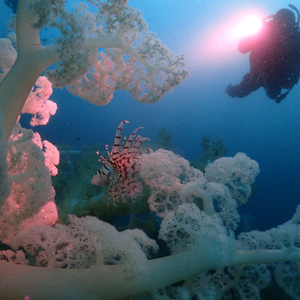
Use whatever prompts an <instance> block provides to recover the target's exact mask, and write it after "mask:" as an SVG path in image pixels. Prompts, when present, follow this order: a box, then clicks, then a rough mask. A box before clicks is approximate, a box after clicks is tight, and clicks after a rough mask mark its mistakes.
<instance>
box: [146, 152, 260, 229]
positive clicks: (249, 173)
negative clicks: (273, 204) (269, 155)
mask: <svg viewBox="0 0 300 300" xmlns="http://www.w3.org/2000/svg"><path fill="white" fill-rule="evenodd" d="M143 158H144V163H142V165H141V171H140V174H141V177H142V178H143V180H144V181H145V183H146V184H148V185H149V186H150V187H151V196H150V197H149V199H148V202H149V207H150V209H151V210H152V211H153V212H155V213H156V214H157V216H159V217H161V218H164V217H165V216H166V215H167V213H168V212H170V211H174V210H175V211H176V209H177V207H178V206H179V205H180V204H182V203H192V202H195V203H197V204H198V205H199V207H200V208H201V209H202V210H203V211H204V212H205V213H206V214H207V215H215V214H217V215H218V216H219V217H220V218H221V219H222V220H223V222H224V225H225V226H226V228H229V229H232V230H234V229H236V228H237V226H238V223H239V220H240V219H239V214H238V212H237V206H238V205H239V204H240V202H241V199H242V201H243V203H245V202H246V201H247V200H248V199H249V197H250V196H251V184H252V183H253V182H254V179H255V176H256V175H257V174H258V173H259V168H258V164H257V163H256V162H255V161H253V160H251V159H249V158H248V157H247V156H246V155H245V154H242V153H238V154H237V155H236V156H235V157H232V158H220V159H217V160H216V161H215V162H213V163H212V164H210V165H209V166H208V167H207V169H206V172H205V174H203V173H202V172H201V171H199V170H197V169H195V168H193V167H191V166H190V164H189V162H188V161H187V160H185V159H184V158H182V157H179V156H178V155H175V154H174V153H172V152H171V151H167V150H162V149H159V150H157V151H156V152H153V153H150V154H149V155H144V156H143Z"/></svg>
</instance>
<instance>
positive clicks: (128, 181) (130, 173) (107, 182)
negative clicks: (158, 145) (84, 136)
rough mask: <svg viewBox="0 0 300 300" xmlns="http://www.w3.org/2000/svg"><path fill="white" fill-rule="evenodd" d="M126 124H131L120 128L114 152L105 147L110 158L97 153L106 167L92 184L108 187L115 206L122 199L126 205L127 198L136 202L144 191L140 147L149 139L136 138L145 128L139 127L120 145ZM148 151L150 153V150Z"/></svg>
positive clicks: (108, 192)
mask: <svg viewBox="0 0 300 300" xmlns="http://www.w3.org/2000/svg"><path fill="white" fill-rule="evenodd" d="M125 123H129V122H128V121H126V120H124V121H122V122H121V123H120V124H119V126H118V129H117V132H116V136H115V141H114V146H113V148H112V151H111V152H109V148H108V145H106V146H105V147H106V151H107V155H108V157H104V156H103V155H102V154H101V153H100V152H99V151H97V155H98V156H99V161H100V162H101V163H104V166H103V168H102V170H100V169H98V170H97V174H96V175H94V177H93V179H92V184H95V185H98V186H108V187H107V190H106V193H107V194H108V196H110V197H112V199H113V204H114V205H115V202H116V201H119V198H120V197H121V199H122V201H123V202H124V203H127V201H126V197H128V198H130V199H131V200H132V201H133V202H134V199H136V198H137V197H138V196H139V195H140V194H141V192H142V189H143V184H142V182H141V181H140V178H139V176H138V172H139V166H140V165H139V159H140V156H141V154H142V152H141V149H140V147H141V145H142V143H143V142H144V141H145V140H149V138H143V137H141V136H139V135H138V136H136V132H137V131H138V130H139V129H142V128H143V127H138V128H137V129H135V130H134V131H133V132H132V133H131V135H130V136H129V138H128V139H126V138H123V141H122V144H121V145H120V140H121V133H122V129H123V126H124V124H125ZM147 150H148V151H149V149H147Z"/></svg>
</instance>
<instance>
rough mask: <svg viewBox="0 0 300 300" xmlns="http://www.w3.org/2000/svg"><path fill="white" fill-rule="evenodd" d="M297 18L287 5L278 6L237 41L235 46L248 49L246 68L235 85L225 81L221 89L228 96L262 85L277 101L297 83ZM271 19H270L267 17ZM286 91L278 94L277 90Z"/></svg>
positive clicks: (299, 71)
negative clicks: (254, 31) (252, 31)
mask: <svg viewBox="0 0 300 300" xmlns="http://www.w3.org/2000/svg"><path fill="white" fill-rule="evenodd" d="M289 7H290V8H292V9H293V10H295V11H296V13H297V16H298V20H297V22H296V19H295V15H294V13H293V11H292V10H290V9H286V8H283V9H280V10H279V11H278V12H277V13H276V14H275V15H271V16H269V17H267V18H265V19H264V22H263V26H262V28H261V30H260V31H259V32H258V33H257V34H255V35H253V36H248V37H246V38H242V39H240V41H239V45H238V50H239V52H241V53H243V54H245V53H247V52H249V51H251V53H250V72H249V73H247V74H245V75H244V77H243V79H242V81H241V82H240V84H238V85H231V84H229V85H228V86H227V88H226V90H225V92H226V93H227V94H228V95H229V96H231V97H238V98H243V97H245V96H247V95H249V94H250V93H252V92H253V91H256V90H257V89H259V88H260V87H264V89H265V91H266V94H267V96H268V97H269V98H270V99H274V100H276V102H277V103H280V102H281V101H282V100H283V99H284V98H285V97H286V96H287V95H288V93H289V92H290V91H291V89H292V88H293V87H294V85H295V84H297V83H298V80H299V75H300V33H299V11H298V9H297V8H296V7H295V6H294V5H292V4H289ZM268 19H271V20H268ZM282 89H286V90H287V91H286V92H284V93H283V94H281V90H282Z"/></svg>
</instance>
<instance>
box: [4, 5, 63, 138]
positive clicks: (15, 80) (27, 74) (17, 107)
mask: <svg viewBox="0 0 300 300" xmlns="http://www.w3.org/2000/svg"><path fill="white" fill-rule="evenodd" d="M31 2H33V1H30V0H20V1H19V5H18V14H17V47H18V56H17V59H16V62H15V64H14V65H13V66H12V68H11V69H10V71H9V72H8V74H7V75H6V76H5V78H4V79H3V81H2V82H1V83H0V109H1V111H2V114H3V121H2V122H3V128H4V132H5V139H6V140H8V138H9V135H10V133H11V131H12V129H13V127H14V125H15V122H16V120H17V118H18V116H19V115H20V113H21V111H22V108H23V106H24V103H25V101H26V99H27V96H28V95H29V93H30V91H31V89H32V87H33V85H34V83H35V82H36V80H37V78H38V77H39V76H40V74H41V73H42V72H43V71H44V70H45V69H46V68H48V67H49V66H50V65H52V64H53V63H54V62H55V61H56V60H57V59H58V56H57V52H56V45H51V46H47V47H43V46H42V45H41V42H40V35H39V31H38V30H37V29H35V28H34V27H33V26H32V21H33V20H35V15H34V14H33V12H32V10H31V9H30V7H29V4H30V3H31Z"/></svg>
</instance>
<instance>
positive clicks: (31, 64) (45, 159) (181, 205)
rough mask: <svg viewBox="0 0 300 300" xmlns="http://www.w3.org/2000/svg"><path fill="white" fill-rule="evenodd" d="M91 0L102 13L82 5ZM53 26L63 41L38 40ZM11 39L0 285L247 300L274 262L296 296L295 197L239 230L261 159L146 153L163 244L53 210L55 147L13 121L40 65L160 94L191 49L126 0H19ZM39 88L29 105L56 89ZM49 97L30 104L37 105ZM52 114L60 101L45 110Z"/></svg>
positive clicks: (22, 293)
mask: <svg viewBox="0 0 300 300" xmlns="http://www.w3.org/2000/svg"><path fill="white" fill-rule="evenodd" d="M91 5H92V6H94V7H95V8H96V10H94V11H98V13H96V14H92V13H90V12H89V11H88V10H86V8H88V7H89V6H91ZM32 22H33V23H34V26H32ZM66 24H68V25H69V26H66ZM44 26H50V27H51V26H54V27H56V28H57V29H58V30H59V31H60V32H61V34H62V35H61V37H60V38H58V39H57V43H56V44H53V45H47V46H46V45H41V43H40V38H39V29H40V28H42V27H44ZM2 45H3V47H2V48H1V47H0V48H1V50H3V49H4V50H5V51H6V54H7V56H5V57H7V60H5V62H4V65H5V64H6V63H7V65H6V70H7V72H6V73H5V74H4V76H5V77H4V79H3V80H2V82H1V84H0V109H1V111H2V120H1V121H2V122H1V124H2V126H1V127H0V138H1V140H0V154H1V161H0V180H1V182H0V190H1V195H0V197H1V199H0V201H1V216H0V239H1V243H2V244H5V247H6V248H5V249H3V250H1V252H0V297H1V298H2V299H6V300H10V299H39V300H42V299H56V300H58V299H88V300H93V299H95V300H96V299H125V298H128V297H131V296H136V297H138V295H142V294H143V296H141V297H142V298H143V299H147V298H148V299H190V298H193V299H195V297H198V299H249V300H250V299H259V293H260V290H261V289H262V288H264V287H265V286H266V285H268V283H269V281H270V272H271V271H272V270H275V272H274V273H275V278H276V280H277V282H278V284H279V285H280V286H281V287H282V288H283V289H284V290H285V292H286V293H287V294H288V295H289V296H291V297H292V298H293V299H299V298H300V292H299V290H300V289H299V272H300V269H299V261H300V207H298V209H297V211H296V213H295V214H294V216H293V217H292V218H291V220H290V221H288V222H286V223H285V224H283V225H280V226H278V227H277V228H273V229H270V230H268V231H266V232H259V231H251V232H246V233H241V234H240V235H238V236H237V234H236V228H237V226H238V223H239V213H238V209H237V208H238V206H239V205H242V204H244V203H246V202H247V201H248V199H249V197H250V195H251V192H252V188H251V185H252V184H253V182H254V181H255V177H256V176H257V175H258V173H259V167H258V164H257V162H255V161H254V160H251V159H250V158H249V157H247V155H246V154H243V153H238V154H236V155H235V156H234V157H224V158H219V159H217V160H215V161H214V162H213V163H211V164H209V165H208V166H207V167H206V169H205V172H204V173H203V172H201V171H200V170H198V169H195V168H193V167H191V166H190V164H189V162H188V161H187V160H185V159H184V158H182V157H179V156H178V155H175V154H174V153H172V152H171V151H167V150H162V149H160V150H157V151H155V152H153V153H150V154H143V155H141V157H140V169H139V175H140V177H141V179H142V180H143V181H144V183H145V184H146V185H148V186H149V187H150V189H151V195H150V197H149V199H148V203H149V207H150V209H151V210H152V212H153V214H156V215H157V217H158V218H160V219H161V226H160V230H159V239H160V240H162V241H164V243H165V244H166V247H167V248H168V251H167V252H161V253H159V256H158V258H154V256H153V255H154V254H155V253H157V251H159V247H158V245H157V243H156V241H154V240H151V239H150V238H149V237H147V235H146V234H145V233H144V232H142V231H141V230H138V229H135V230H126V231H123V232H119V231H117V230H116V229H115V228H114V227H113V226H112V225H110V224H108V223H106V222H103V221H101V220H99V219H97V218H95V217H92V216H87V217H83V218H78V217H75V216H70V217H69V224H68V225H65V224H59V223H56V219H57V211H56V206H55V202H54V196H55V191H54V189H53V187H52V184H51V175H55V173H56V167H55V165H56V164H57V163H58V158H59V154H58V153H57V149H56V148H55V147H54V146H53V145H51V144H50V143H49V142H46V141H42V140H41V139H40V137H39V136H38V135H37V134H35V133H33V131H31V130H27V129H23V128H21V127H20V125H19V124H18V123H16V120H17V119H18V116H19V115H20V113H21V112H22V109H23V108H24V104H25V102H26V101H27V100H26V99H28V95H29V94H30V92H32V93H33V94H34V93H35V91H36V89H39V88H40V84H41V82H42V83H43V84H45V91H46V90H47V86H48V88H49V85H48V82H45V81H44V79H41V80H40V81H38V82H37V80H38V78H39V76H40V74H41V73H42V72H43V71H44V70H45V69H46V68H47V67H49V66H50V65H52V64H54V63H57V62H58V63H57V64H56V66H54V67H53V68H52V69H51V70H50V71H49V73H48V77H49V78H50V80H52V82H53V83H54V84H55V85H57V86H64V85H67V86H68V89H69V90H70V91H72V92H74V93H75V94H78V95H80V96H81V97H85V96H86V97H87V98H88V100H90V101H94V100H95V99H97V100H99V101H100V104H105V103H107V102H108V101H110V99H111V96H112V93H113V91H114V90H116V89H119V88H126V89H128V90H129V91H130V92H131V93H132V95H133V96H134V97H136V98H137V99H138V100H140V101H144V102H154V101H157V100H158V99H159V98H161V97H162V96H163V95H164V94H165V93H166V92H167V91H168V90H170V89H171V88H173V87H174V86H175V85H177V84H178V83H180V81H181V80H182V79H184V78H185V77H186V76H187V73H186V72H185V71H184V70H182V63H183V61H182V58H181V57H179V58H174V57H173V56H172V55H171V54H170V53H169V51H168V50H167V48H166V47H164V46H163V45H162V44H161V43H160V41H159V40H157V39H156V38H155V37H154V35H152V34H150V33H148V31H147V30H146V25H145V23H144V22H143V20H142V19H141V17H140V14H139V13H138V12H136V11H135V10H133V9H131V8H129V7H128V6H127V1H125V0H120V1H117V0H114V1H113V0H111V1H106V2H102V1H100V0H97V1H92V0H90V1H88V2H87V5H79V6H77V7H76V8H74V11H73V12H70V11H68V10H66V8H65V2H64V1H62V0H57V1H41V0H39V1H31V0H19V7H18V15H17V48H18V53H17V57H16V52H15V51H14V50H13V46H12V44H11V43H9V42H8V41H5V42H4V43H3V44H2ZM99 48H102V52H101V51H100V52H98V49H99ZM0 59H1V57H0ZM0 62H1V63H3V61H1V60H0ZM1 68H2V67H1ZM4 69H5V68H3V70H4ZM96 79H97V80H96ZM36 82H37V84H36V87H35V88H33V87H34V85H35V83H36ZM41 91H44V89H43V88H42V89H41ZM46 94H47V93H46ZM46 94H45V95H46ZM38 95H39V96H41V97H39V96H38V97H35V96H37V94H35V96H34V95H32V96H34V98H35V101H34V102H31V104H30V105H29V106H30V107H31V108H32V106H33V103H39V104H40V103H41V102H42V105H40V106H39V107H40V109H41V108H43V107H45V106H46V107H48V105H49V107H50V108H51V106H52V105H51V102H48V99H46V98H47V97H46V98H44V97H43V96H42V95H43V93H41V92H39V93H38ZM47 95H48V94H47ZM29 99H30V97H29ZM31 100H32V99H31ZM40 100H41V102H40ZM29 101H30V100H29ZM96 102H97V101H96ZM98 104H99V103H98ZM25 107H26V105H25ZM52 108H53V107H52ZM40 109H39V110H30V112H31V113H32V114H33V116H34V118H37V119H39V115H40V114H42V113H39V111H41V110H40ZM52 112H53V111H52ZM50 115H51V109H50V110H49V115H47V114H46V117H43V118H42V119H47V118H48V116H50ZM43 116H45V115H43ZM173 284H174V285H173Z"/></svg>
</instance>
